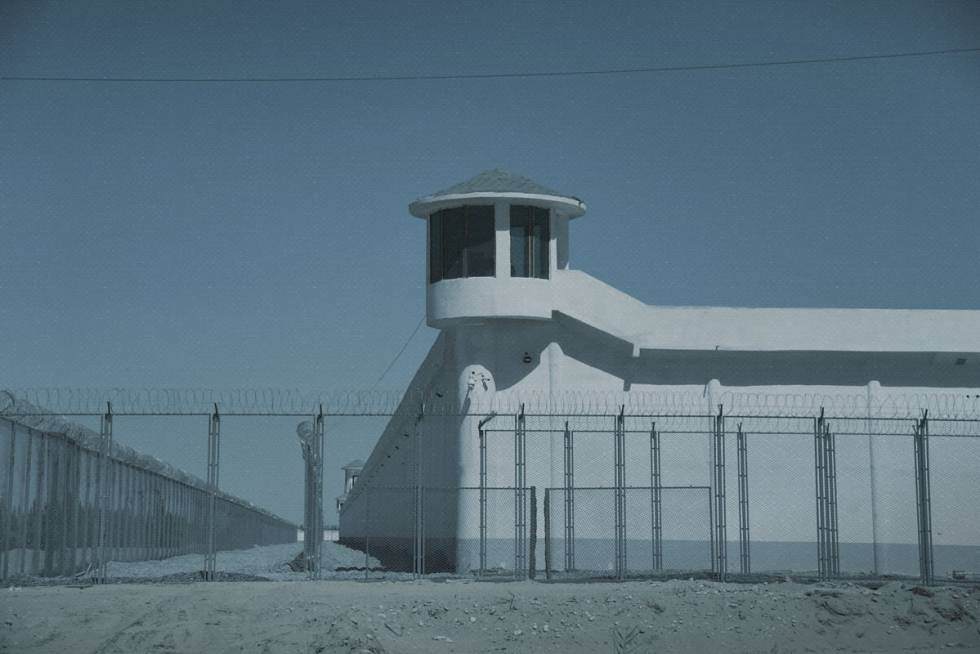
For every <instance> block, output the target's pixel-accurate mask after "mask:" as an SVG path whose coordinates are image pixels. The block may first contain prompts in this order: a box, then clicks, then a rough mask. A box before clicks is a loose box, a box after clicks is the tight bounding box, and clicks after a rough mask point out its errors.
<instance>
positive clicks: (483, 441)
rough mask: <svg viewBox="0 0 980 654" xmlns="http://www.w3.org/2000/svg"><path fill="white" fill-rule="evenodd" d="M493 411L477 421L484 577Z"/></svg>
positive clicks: (481, 563)
mask: <svg viewBox="0 0 980 654" xmlns="http://www.w3.org/2000/svg"><path fill="white" fill-rule="evenodd" d="M496 415H497V414H496V413H493V412H491V413H490V414H489V415H487V416H485V417H484V418H482V419H481V420H480V422H479V423H477V433H478V434H479V436H480V569H479V570H478V571H477V573H476V574H477V577H483V574H484V572H485V571H486V569H487V430H486V425H487V423H489V422H490V421H491V420H493V419H494V418H495V417H496Z"/></svg>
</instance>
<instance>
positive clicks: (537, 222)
mask: <svg viewBox="0 0 980 654" xmlns="http://www.w3.org/2000/svg"><path fill="white" fill-rule="evenodd" d="M550 238H551V235H550V229H549V223H548V210H547V209H544V208H542V207H530V206H523V205H512V206H511V208H510V276H511V277H537V278H539V279H548V241H549V239H550Z"/></svg>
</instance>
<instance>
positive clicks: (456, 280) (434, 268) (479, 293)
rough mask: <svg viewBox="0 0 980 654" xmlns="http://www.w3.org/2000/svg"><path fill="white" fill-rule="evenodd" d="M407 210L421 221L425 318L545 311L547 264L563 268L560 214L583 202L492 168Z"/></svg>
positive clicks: (445, 321) (463, 319)
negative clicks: (425, 233) (424, 251)
mask: <svg viewBox="0 0 980 654" xmlns="http://www.w3.org/2000/svg"><path fill="white" fill-rule="evenodd" d="M409 211H410V212H411V213H412V215H414V216H417V217H418V218H422V219H424V220H425V221H426V223H427V224H428V247H427V255H428V256H427V260H428V265H427V267H426V274H427V276H428V285H427V289H428V290H427V293H426V312H427V313H426V315H427V321H428V324H429V326H431V327H436V328H440V329H441V328H447V327H454V326H460V325H465V324H467V323H473V322H479V321H483V320H485V319H487V318H525V319H528V318H529V319H549V318H551V311H552V305H553V299H552V294H553V284H552V281H553V279H554V277H555V272H556V271H557V270H564V269H567V268H568V221H569V220H571V219H572V218H577V217H579V216H581V215H582V214H584V213H585V203H583V202H582V201H581V200H579V199H578V198H576V197H573V196H570V195H567V194H564V193H559V192H558V191H554V190H552V189H550V188H547V187H544V186H542V185H540V184H538V183H537V182H534V181H532V180H530V179H528V178H526V177H521V176H520V175H514V174H511V173H508V172H506V171H503V170H499V169H494V170H488V171H486V172H483V173H480V174H479V175H477V176H476V177H474V178H472V179H469V180H467V181H465V182H461V183H459V184H456V185H455V186H451V187H449V188H447V189H445V190H442V191H438V192H436V193H433V194H432V195H429V196H426V197H424V198H421V199H419V200H416V201H415V202H413V203H412V204H411V205H409Z"/></svg>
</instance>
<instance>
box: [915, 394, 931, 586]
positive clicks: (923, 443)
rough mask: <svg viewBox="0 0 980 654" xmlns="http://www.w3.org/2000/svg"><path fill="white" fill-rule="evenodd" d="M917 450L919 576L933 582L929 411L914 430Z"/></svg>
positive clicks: (928, 582) (916, 498)
mask: <svg viewBox="0 0 980 654" xmlns="http://www.w3.org/2000/svg"><path fill="white" fill-rule="evenodd" d="M912 442H913V446H914V451H915V504H916V514H915V515H916V522H917V523H918V527H919V530H918V531H919V539H918V540H919V576H920V577H921V578H922V583H924V584H931V583H932V582H933V558H932V497H931V490H930V482H929V412H928V410H925V411H923V412H922V419H921V420H919V421H917V422H916V424H915V426H914V428H913V431H912Z"/></svg>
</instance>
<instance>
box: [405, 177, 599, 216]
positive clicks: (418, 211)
mask: <svg viewBox="0 0 980 654" xmlns="http://www.w3.org/2000/svg"><path fill="white" fill-rule="evenodd" d="M496 197H504V198H510V199H515V200H520V199H526V200H529V201H531V202H536V203H539V204H542V205H545V206H553V207H556V208H560V209H561V210H562V211H563V212H564V213H566V214H567V215H568V216H569V217H570V218H575V217H577V216H581V215H582V214H583V213H585V203H584V202H582V200H580V199H579V198H577V197H575V196H574V195H569V194H567V193H561V192H559V191H556V190H554V189H552V188H549V187H547V186H544V185H543V184H539V183H538V182H535V181H534V180H533V179H531V178H529V177H524V176H523V175H516V174H514V173H510V172H507V171H506V170H502V169H500V168H494V169H493V170H486V171H484V172H482V173H480V174H479V175H477V176H476V177H471V178H470V179H468V180H466V181H463V182H459V183H458V184H453V185H452V186H450V187H448V188H444V189H442V190H441V191H436V192H435V193H432V194H431V195H427V196H425V197H424V198H419V199H418V200H416V201H415V202H413V203H412V204H410V205H409V207H408V209H409V211H410V212H411V213H412V215H413V216H418V217H419V218H426V217H427V216H428V214H429V213H430V212H432V211H436V210H439V209H442V208H446V207H448V206H453V205H459V204H461V203H463V202H466V201H467V200H473V199H476V198H482V199H487V198H496Z"/></svg>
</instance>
